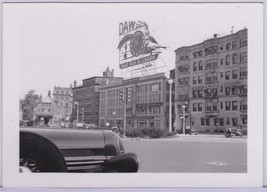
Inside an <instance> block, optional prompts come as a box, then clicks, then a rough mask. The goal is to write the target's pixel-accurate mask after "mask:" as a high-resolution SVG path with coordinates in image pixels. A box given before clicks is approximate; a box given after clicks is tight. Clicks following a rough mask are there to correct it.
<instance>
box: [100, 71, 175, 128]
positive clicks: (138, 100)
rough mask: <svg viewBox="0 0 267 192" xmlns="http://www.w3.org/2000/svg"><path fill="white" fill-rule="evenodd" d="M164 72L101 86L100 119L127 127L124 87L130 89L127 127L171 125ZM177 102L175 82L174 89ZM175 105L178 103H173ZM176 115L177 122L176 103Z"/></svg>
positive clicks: (101, 121)
mask: <svg viewBox="0 0 267 192" xmlns="http://www.w3.org/2000/svg"><path fill="white" fill-rule="evenodd" d="M174 75H175V71H174V70H172V72H171V78H173V79H174V78H175V77H174ZM167 81H168V79H167V78H166V77H165V75H164V73H160V74H155V75H150V76H145V77H137V78H132V79H127V80H122V79H121V80H120V81H117V82H113V83H107V84H103V85H101V86H100V115H99V121H100V122H99V123H100V126H101V127H103V126H105V125H106V123H109V124H110V126H120V127H123V103H122V102H121V101H120V96H119V95H120V90H123V91H124V92H126V90H127V92H128V90H130V91H129V92H128V95H127V97H129V98H130V100H129V101H128V102H127V103H126V128H127V129H131V128H140V127H156V128H160V129H168V127H169V119H168V117H169V94H170V93H169V84H168V82H167ZM171 94H172V100H173V102H172V103H173V104H174V86H173V89H172V93H171ZM173 106H174V105H173ZM173 106H172V108H173V111H172V113H173V116H172V117H173V119H172V122H174V117H175V116H174V107H173Z"/></svg>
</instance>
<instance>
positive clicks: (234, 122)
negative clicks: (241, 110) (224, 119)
mask: <svg viewBox="0 0 267 192" xmlns="http://www.w3.org/2000/svg"><path fill="white" fill-rule="evenodd" d="M232 125H233V126H237V118H236V117H233V118H232Z"/></svg>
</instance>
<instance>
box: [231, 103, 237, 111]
mask: <svg viewBox="0 0 267 192" xmlns="http://www.w3.org/2000/svg"><path fill="white" fill-rule="evenodd" d="M232 110H237V101H233V102H232Z"/></svg>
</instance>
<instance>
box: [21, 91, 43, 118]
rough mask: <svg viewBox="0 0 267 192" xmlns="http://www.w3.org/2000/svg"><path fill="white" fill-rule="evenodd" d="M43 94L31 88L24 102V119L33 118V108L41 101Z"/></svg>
mask: <svg viewBox="0 0 267 192" xmlns="http://www.w3.org/2000/svg"><path fill="white" fill-rule="evenodd" d="M41 100H42V98H41V96H39V95H37V94H35V90H30V91H29V92H28V93H27V94H26V95H25V98H24V100H23V102H22V110H23V119H24V120H29V121H31V120H33V110H34V108H35V107H37V106H38V104H39V103H40V102H41Z"/></svg>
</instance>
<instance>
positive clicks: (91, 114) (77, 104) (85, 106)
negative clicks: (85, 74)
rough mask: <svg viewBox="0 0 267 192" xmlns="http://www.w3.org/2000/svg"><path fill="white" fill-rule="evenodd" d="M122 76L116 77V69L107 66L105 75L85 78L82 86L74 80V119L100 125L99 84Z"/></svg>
mask: <svg viewBox="0 0 267 192" xmlns="http://www.w3.org/2000/svg"><path fill="white" fill-rule="evenodd" d="M118 79H122V78H120V77H114V70H113V69H112V70H111V71H110V70H109V68H107V69H106V70H105V71H104V72H103V77H91V78H87V79H84V80H83V83H82V85H81V86H77V82H76V81H75V82H74V87H73V88H72V91H73V107H74V108H73V111H72V120H77V110H78V121H79V122H84V123H86V124H94V125H97V126H98V125H99V124H98V123H99V86H100V83H101V82H102V81H104V82H113V81H116V80H118Z"/></svg>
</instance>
